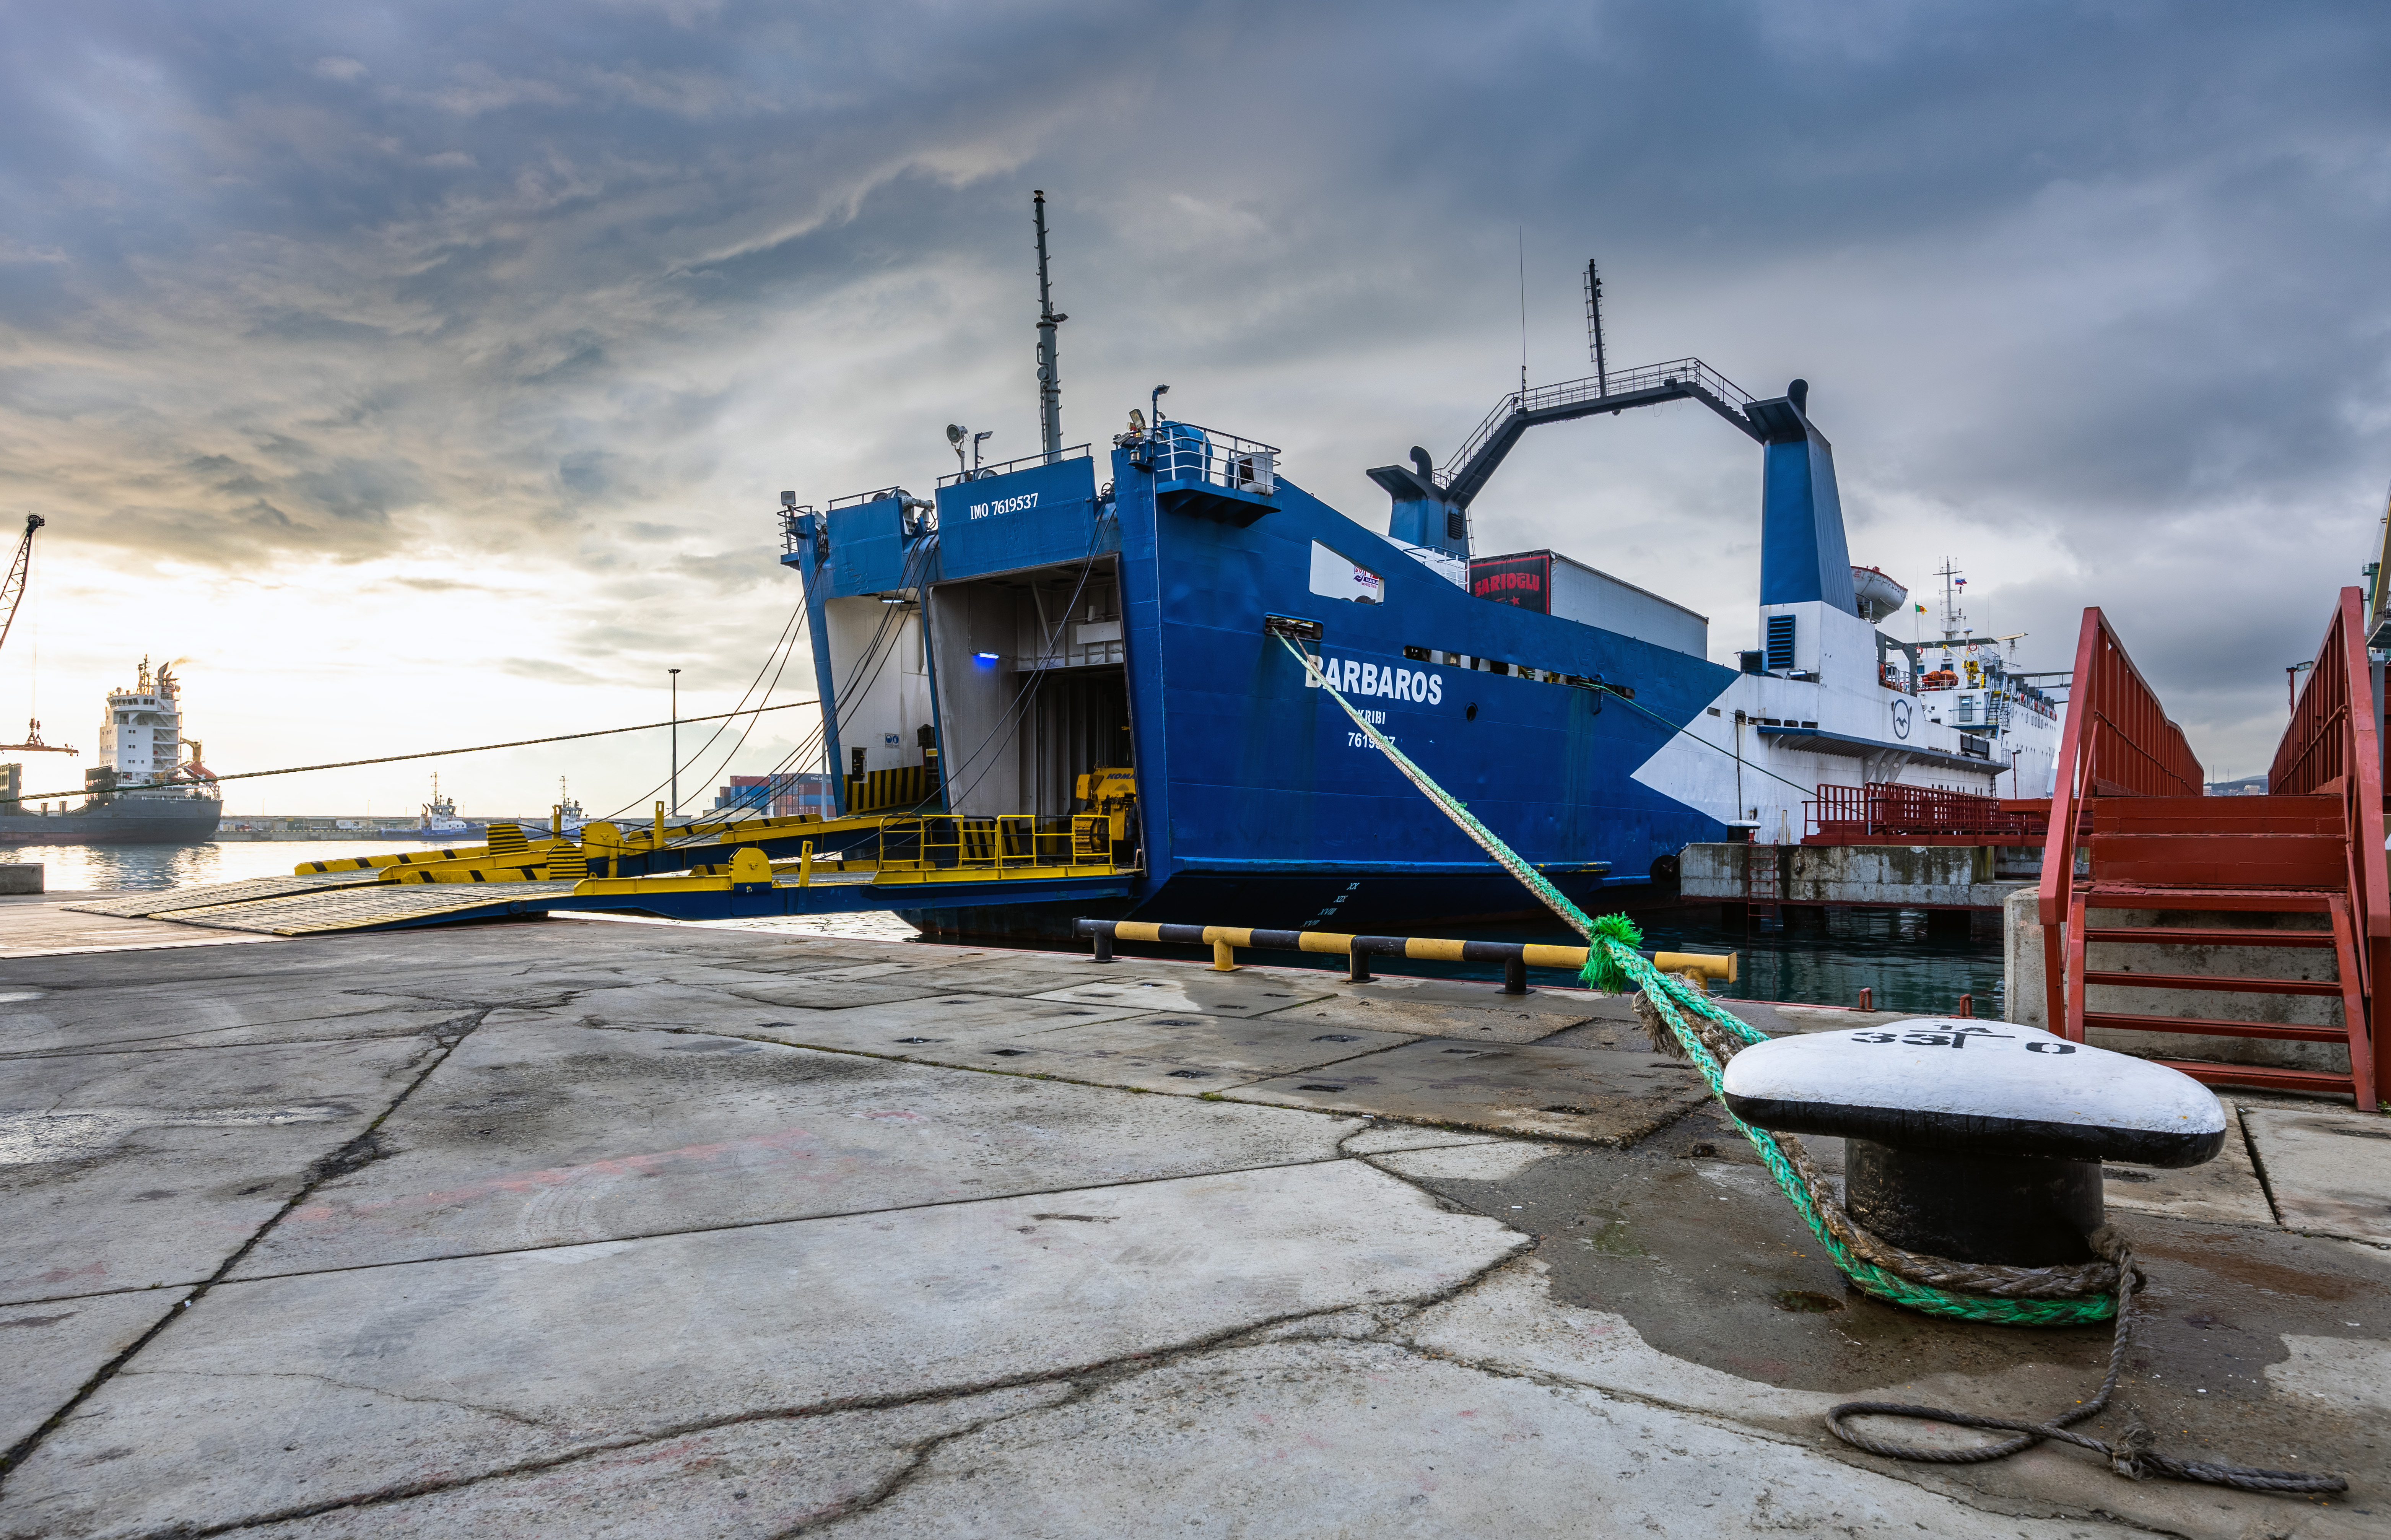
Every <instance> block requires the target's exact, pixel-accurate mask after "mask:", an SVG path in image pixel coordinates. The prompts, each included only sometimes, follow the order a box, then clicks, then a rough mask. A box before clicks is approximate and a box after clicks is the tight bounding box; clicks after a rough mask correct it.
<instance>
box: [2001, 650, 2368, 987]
mask: <svg viewBox="0 0 2391 1540" xmlns="http://www.w3.org/2000/svg"><path fill="white" fill-rule="evenodd" d="M2361 645H2362V644H2361ZM2364 656H2365V654H2364V653H2363V652H2362V651H2361V652H2360V653H2359V657H2360V659H2361V660H2362V659H2363V658H2364ZM2206 790H2207V787H2206V785H2205V784H2204V783H2203V782H2202V779H2201V773H2200V761H2199V760H2197V759H2195V758H2193V757H2192V753H2191V744H2189V743H2187V742H2185V741H2184V736H2183V729H2181V728H2179V727H2178V726H2176V725H2175V723H2173V722H2171V721H2169V720H2168V719H2167V714H2166V708H2165V706H2163V705H2160V704H2159V697H2158V693H2157V692H2155V691H2153V690H2152V688H2151V687H2150V683H2149V681H2148V680H2146V679H2143V678H2142V674H2141V670H2140V669H2139V668H2136V667H2135V666H2134V660H2133V659H2132V658H2130V657H2128V656H2126V645H2125V643H2124V642H2121V641H2118V640H2117V634H2116V633H2115V632H2114V631H2112V630H2111V629H2110V628H2109V617H2108V616H2106V615H2102V614H2101V613H2100V610H2099V609H2098V608H2094V609H2088V610H2086V611H2085V612H2084V629H2083V630H2082V632H2081V633H2079V634H2078V636H2077V638H2076V642H2075V673H2074V682H2073V684H2072V685H2071V686H2070V687H2069V690H2068V702H2067V728H2066V731H2064V732H2063V733H2061V736H2060V740H2059V764H2058V773H2057V776H2056V777H2055V780H2054V783H2053V785H2052V787H2051V795H2050V825H2049V834H2048V835H2047V836H2046V838H2045V842H2044V845H2043V851H2042V890H2041V892H2040V894H2039V895H2038V897H2039V899H2040V902H2039V905H2038V909H2039V911H2040V917H2041V920H2042V953H2043V975H2042V977H2043V983H2044V987H2045V989H2046V990H2047V991H2048V999H2049V1011H2050V1014H2049V1016H2048V1017H2046V1018H2045V1019H2047V1020H2048V1021H2049V1022H2050V1023H2051V1024H2052V1026H2051V1030H2052V1031H2058V1030H2060V1028H2059V1026H2058V1024H2059V1023H2061V1022H2063V1021H2065V1020H2066V1019H2067V1004H2066V999H2065V994H2066V984H2067V977H2066V972H2065V968H2064V965H2063V963H2064V959H2063V958H2062V956H2061V951H2062V945H2061V938H2060V927H2061V925H2063V924H2065V923H2066V920H2067V906H2068V899H2069V896H2070V890H2071V888H2072V886H2073V884H2074V878H2075V842H2076V838H2077V824H2078V822H2080V820H2079V817H2078V815H2079V814H2080V813H2081V812H2082V811H2083V808H2084V802H2085V799H2086V798H2087V797H2093V796H2202V795H2204V793H2205V792H2206ZM2376 820H2377V822H2378V824H2379V823H2380V821H2381V814H2380V812H2379V811H2378V813H2377V814H2376ZM2378 843H2379V840H2378ZM2378 853H2379V852H2378Z"/></svg>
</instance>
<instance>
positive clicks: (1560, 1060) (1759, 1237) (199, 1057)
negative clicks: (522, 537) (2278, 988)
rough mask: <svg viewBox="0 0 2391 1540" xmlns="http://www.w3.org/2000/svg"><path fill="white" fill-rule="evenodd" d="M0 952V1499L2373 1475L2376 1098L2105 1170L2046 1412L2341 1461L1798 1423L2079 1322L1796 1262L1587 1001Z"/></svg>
mask: <svg viewBox="0 0 2391 1540" xmlns="http://www.w3.org/2000/svg"><path fill="white" fill-rule="evenodd" d="M0 943H5V944H0V1344H5V1347H6V1353H5V1356H0V1362H6V1364H7V1365H9V1366H10V1372H9V1373H8V1374H6V1376H0V1448H5V1449H6V1451H7V1454H6V1460H7V1462H8V1463H7V1469H6V1471H5V1473H0V1536H10V1537H17V1536H34V1535H41V1536H97V1535H109V1536H116V1535H128V1536H129V1535H168V1534H174V1535H210V1534H225V1533H227V1532H230V1531H234V1530H239V1531H241V1532H243V1533H245V1534H259V1535H263V1536H272V1537H276V1540H299V1537H302V1536H304V1537H308V1540H317V1537H329V1536H335V1535H368V1534H371V1535H387V1534H439V1535H447V1534H476V1535H484V1534H486V1535H568V1534H569V1535H574V1536H623V1537H629V1536H676V1537H679V1536H700V1535H704V1536H714V1535H720V1536H769V1535H785V1534H837V1535H854V1536H877V1535H900V1534H901V1535H920V1534H935V1535H949V1534H951V1535H990V1536H995V1535H1005V1536H1014V1535H1040V1536H1099V1535H1102V1536H1118V1535H1123V1534H1171V1535H1182V1534H1193V1535H1235V1536H1280V1535H1285V1536H1321V1535H1355V1536H1360V1535H1365V1534H1366V1535H1371V1536H1379V1535H1404V1536H1411V1535H1420V1536H1446V1535H1450V1536H1480V1535H1488V1534H1504V1535H1520V1536H1544V1535H1552V1536H1560V1535H1570V1536H1583V1535H1612V1534H1620V1535H1625V1534H1638V1535H1641V1534H1662V1535H1684V1536H1712V1535H1719V1534H1741V1533H1746V1532H1761V1531H1782V1532H1787V1533H1797V1534H1808V1533H1820V1534H1848V1535H1893V1534H1901V1535H1917V1534H1932V1535H1969V1536H1973V1535H1984V1536H2002V1537H2008V1536H2032V1537H2036V1540H2043V1537H2049V1540H2061V1537H2070V1540H2073V1537H2091V1536H2101V1537H2107V1536H2126V1535H2146V1534H2151V1533H2153V1532H2157V1533H2164V1534H2181V1535H2191V1536H2200V1537H2212V1536H2213V1537H2216V1540H2248V1537H2255V1536H2260V1535H2287V1536H2288V1535H2299V1536H2320V1537H2326V1536H2342V1535H2351V1536H2355V1535H2374V1534H2382V1533H2384V1531H2385V1528H2386V1527H2391V1469H2386V1465H2391V1461H2386V1457H2385V1449H2384V1447H2383V1446H2384V1443H2385V1437H2384V1435H2383V1433H2382V1431H2381V1430H2382V1428H2383V1426H2384V1424H2385V1415H2386V1413H2391V1289H2386V1287H2385V1286H2386V1284H2391V1123H2385V1121H2384V1120H2383V1119H2372V1118H2359V1117H2358V1116H2357V1115H2355V1114H2351V1113H2348V1112H2346V1111H2336V1110H2334V1109H2333V1108H2330V1107H2325V1106H2320V1104H2315V1103H2302V1102H2296V1101H2291V1100H2287V1099H2283V1098H2263V1097H2254V1098H2246V1099H2245V1098H2240V1097H2236V1098H2235V1100H2236V1102H2237V1104H2238V1105H2237V1111H2238V1114H2239V1115H2238V1117H2237V1118H2236V1119H2234V1123H2233V1129H2234V1134H2233V1137H2232V1139H2231V1140H2230V1142H2229V1147H2228V1152H2227V1154H2226V1156H2224V1157H2223V1158H2220V1159H2218V1160H2217V1161H2216V1162H2213V1163H2212V1164H2210V1165H2209V1166H2205V1167H2202V1168H2199V1169H2198V1170H2196V1171H2188V1172H2176V1173H2153V1172H2142V1171H2119V1172H2115V1173H2113V1179H2112V1181H2111V1182H2110V1184H2109V1194H2110V1201H2111V1208H2112V1210H2113V1216H2114V1217H2115V1218H2116V1219H2118V1220H2119V1221H2120V1222H2121V1223H2123V1224H2124V1225H2125V1226H2126V1228H2127V1229H2128V1230H2129V1231H2130V1233H2131V1234H2132V1236H2134V1239H2135V1244H2136V1246H2137V1248H2138V1249H2139V1255H2140V1256H2141V1257H2142V1259H2143V1261H2144V1262H2145V1265H2146V1266H2147V1267H2148V1269H2149V1271H2150V1273H2151V1275H2152V1289H2151V1291H2150V1293H2149V1294H2148V1295H2147V1296H2146V1298H2147V1299H2148V1300H2149V1301H2150V1304H2151V1308H2152V1319H2151V1320H2150V1321H2149V1323H2148V1324H2147V1326H2146V1327H2145V1330H2144V1332H2143V1334H2142V1335H2141V1337H2140V1338H2139V1339H2138V1343H2137V1346H2136V1347H2135V1349H2134V1350H2133V1352H2132V1355H2131V1358H2130V1361H2129V1365H2128V1369H2127V1380H2126V1389H2125V1390H2124V1391H2123V1392H2122V1393H2121V1395H2120V1398H2119V1399H2120V1405H2119V1407H2118V1408H2117V1409H2116V1410H2114V1411H2113V1413H2112V1414H2110V1415H2108V1416H2106V1417H2102V1418H2101V1419H2100V1420H2099V1421H2097V1422H2095V1423H2093V1424H2091V1425H2089V1430H2092V1431H2094V1432H2096V1433H2101V1434H2111V1435H2113V1434H2114V1433H2116V1432H2117V1431H2119V1430H2122V1429H2123V1428H2124V1427H2125V1426H2126V1423H2127V1420H2128V1417H2129V1416H2131V1415H2139V1417H2141V1418H2142V1419H2143V1420H2144V1421H2145V1422H2147V1423H2148V1424H2149V1426H2150V1427H2151V1428H2152V1430H2154V1431H2155V1432H2156V1433H2157V1435H2158V1442H2159V1443H2160V1445H2161V1447H2163V1448H2165V1449H2167V1450H2168V1451H2170V1452H2171V1453H2175V1454H2178V1455H2179V1456H2191V1457H2205V1458H2212V1459H2224V1460H2231V1461H2235V1462H2237V1463H2242V1464H2250V1465H2262V1466H2281V1467H2291V1466H2297V1467H2303V1468H2307V1469H2332V1470H2337V1471H2339V1472H2341V1473H2343V1474H2345V1475H2346V1476H2348V1477H2349V1478H2350V1480H2351V1482H2352V1490H2351V1492H2350V1493H2349V1495H2346V1497H2343V1498H2338V1499H2334V1500H2331V1501H2316V1500H2296V1499H2286V1498H2279V1497H2265V1496H2258V1495H2246V1494H2240V1493H2234V1492H2229V1491H2225V1490H2222V1489H2217V1488H2211V1487H2202V1486H2189V1485H2180V1484H2177V1483H2173V1482H2140V1483H2136V1482H2126V1481H2125V1480H2122V1479H2121V1478H2118V1477H2116V1476H2114V1475H2113V1474H2110V1473H2109V1472H2108V1471H2107V1470H2106V1469H2105V1468H2103V1467H2101V1466H2100V1465H2098V1464H2096V1463H2095V1462H2094V1461H2093V1460H2092V1459H2091V1458H2089V1457H2088V1456H2085V1455H2084V1454H2083V1453H2082V1452H2080V1451H2072V1450H2063V1449H2051V1448H2043V1449H2037V1450H2035V1451H2032V1452H2030V1453H2029V1454H2027V1455H2025V1456H2022V1457H2020V1458H2017V1459H2014V1460H2010V1461H2007V1462H2004V1463H2001V1464H1998V1465H1992V1466H1982V1467H1964V1466H1961V1467H1932V1466H1917V1465H1901V1464H1895V1463H1892V1462H1887V1461H1883V1460H1880V1459H1876V1458H1874V1457H1871V1456H1862V1455H1859V1454H1857V1453H1856V1452H1855V1451H1852V1450H1850V1449H1848V1448H1847V1447H1846V1446H1844V1445H1842V1444H1841V1443H1838V1442H1837V1441H1836V1440H1834V1439H1833V1438H1832V1437H1831V1436H1830V1435H1829V1433H1828V1432H1827V1431H1826V1430H1825V1428H1824V1427H1823V1425H1822V1424H1821V1421H1820V1413H1821V1412H1822V1411H1823V1410H1824V1408H1825V1407H1827V1406H1828V1405H1829V1404H1833V1403H1835V1402H1837V1401H1841V1400H1846V1399H1856V1398H1862V1397H1877V1398H1884V1399H1893V1400H1903V1401H1922V1402H1926V1403H1929V1404H1945V1405H1951V1406H1958V1407H1965V1408H1970V1409H1977V1410H1988V1411H1993V1412H1996V1413H1998V1414H2002V1415H2011V1416H2027V1415H2031V1416H2046V1415H2049V1414H2050V1413H2052V1412H2053V1411H2055V1410H2057V1409H2059V1408H2061V1407H2065V1406H2068V1405H2070V1404H2072V1403H2073V1402H2074V1399H2075V1398H2078V1397H2081V1396H2083V1395H2085V1394H2087V1393H2088V1391H2089V1390H2090V1389H2091V1387H2092V1386H2094V1385H2095V1384H2097V1382H2098V1380H2099V1378H2100V1368H2101V1365H2103V1363H2104V1362H2105V1360H2106V1357H2107V1353H2108V1347H2109V1339H2108V1334H2107V1332H2106V1331H2105V1329H2089V1330H2076V1331H2054V1332H2036V1331H2019V1330H2011V1329H2005V1328H2000V1327H1994V1326H1967V1325H1962V1324H1954V1323H1945V1322H1939V1321H1934V1320H1930V1319H1928V1318H1926V1317H1922V1316H1919V1315H1916V1314H1908V1313H1905V1312H1902V1311H1898V1310H1895V1309H1893V1308H1891V1307H1889V1306H1885V1305H1881V1304H1879V1303H1877V1302H1875V1301H1870V1300H1868V1299H1867V1298H1865V1297H1863V1296H1860V1295H1857V1294H1855V1293H1853V1292H1850V1291H1848V1290H1846V1289H1845V1288H1843V1287H1842V1281H1841V1279H1840V1278H1839V1276H1838V1275H1837V1274H1836V1273H1835V1272H1834V1270H1833V1268H1832V1267H1831V1266H1830V1265H1829V1263H1828V1262H1826V1261H1825V1260H1823V1259H1822V1258H1821V1257H1820V1256H1819V1254H1818V1248H1817V1247H1816V1244H1815V1243H1814V1242H1813V1241H1812V1240H1811V1238H1810V1237H1809V1236H1808V1235H1807V1234H1806V1232H1804V1231H1803V1229H1802V1228H1801V1227H1800V1225H1799V1223H1798V1222H1797V1221H1796V1219H1795V1218H1794V1216H1793V1214H1792V1211H1791V1210H1790V1208H1789V1207H1788V1205H1787V1204H1786V1203H1785V1202H1784V1201H1783V1199H1782V1198H1781V1197H1779V1196H1778V1194H1777V1192H1776V1190H1775V1187H1774V1185H1773V1184H1771V1183H1770V1182H1769V1180H1768V1178H1767V1176H1766V1174H1765V1171H1764V1170H1763V1168H1761V1167H1760V1166H1759V1164H1758V1162H1757V1160H1756V1159H1755V1158H1753V1157H1752V1156H1751V1152H1750V1150H1749V1148H1748V1146H1746V1145H1743V1144H1742V1142H1741V1141H1740V1139H1739V1138H1738V1136H1737V1135H1736V1134H1735V1133H1734V1132H1733V1130H1732V1129H1731V1128H1730V1127H1729V1126H1728V1125H1726V1124H1725V1121H1724V1120H1723V1119H1722V1118H1721V1117H1720V1116H1719V1115H1718V1114H1717V1113H1716V1112H1715V1111H1714V1110H1713V1109H1712V1106H1711V1105H1710V1104H1709V1102H1708V1100H1707V1098H1706V1096H1705V1094H1704V1093H1703V1090H1702V1087H1701V1086H1700V1081H1698V1080H1697V1079H1696V1078H1695V1077H1693V1076H1692V1075H1691V1073H1690V1072H1689V1071H1687V1070H1686V1069H1685V1068H1682V1067H1680V1066H1678V1065H1676V1064H1675V1063H1674V1061H1671V1060H1668V1059H1666V1058H1663V1057H1661V1056H1659V1055H1656V1054H1654V1053H1653V1052H1652V1051H1651V1045H1650V1043H1649V1042H1648V1041H1647V1040H1645V1039H1644V1038H1643V1036H1642V1035H1641V1032H1640V1029H1638V1028H1637V1027H1636V1025H1635V1018H1634V1016H1633V1014H1632V1012H1630V1011H1629V1010H1628V1009H1627V1008H1626V1005H1625V1003H1624V1002H1622V1001H1619V1000H1611V999H1603V998H1599V997H1596V996H1591V995H1588V994H1585V993H1583V992H1580V991H1576V990H1558V989H1540V990H1537V991H1536V992H1535V993H1533V994H1532V995H1530V996H1528V997H1526V998H1525V999H1519V998H1512V997H1506V996H1503V995H1501V994H1500V993H1499V992H1497V991H1496V990H1494V989H1493V987H1492V986H1488V985H1472V984H1460V983H1453V982H1443V981H1429V980H1422V979H1406V978H1402V977H1385V978H1382V980H1381V981H1380V982H1378V983H1375V984H1371V985H1366V986H1349V985H1346V984H1344V983H1343V982H1341V980H1340V979H1339V978H1338V977H1337V976H1335V975H1332V974H1327V973H1322V972H1311V971H1305V970H1299V969H1293V968H1274V967H1267V966H1260V967H1247V968H1245V969H1243V970H1241V971H1239V972H1237V973H1234V974H1218V973H1213V972H1210V971H1208V970H1207V969H1205V968H1204V967H1202V966H1201V965H1200V964H1183V963H1176V962H1159V961H1141V960H1135V959H1127V960H1123V961H1122V962H1119V963H1117V964H1112V965H1110V966H1097V965H1094V964H1090V963H1088V962H1087V961H1086V960H1085V959H1084V958H1080V957H1075V956H1071V955H1067V954H1061V953H1048V952H1028V951H1000V950H992V949H985V948H964V947H948V946H937V945H930V944H924V943H918V942H892V941H879V940H865V939H857V938H842V937H835V936H825V935H821V934H819V933H806V932H799V931H796V930H794V929H782V930H779V931H774V930H763V929H756V930H737V929H728V928H721V927H717V926H711V925H650V924H639V923H622V922H609V921H600V920H562V919H559V920H551V921H546V922H534V923H517V924H506V925H480V926H465V927H459V928H455V929H448V930H425V931H418V932H399V933H390V934H381V935H354V936H334V937H322V938H301V939H292V940H269V939H262V938H255V937H251V936H246V935H239V934H236V933H226V932H209V931H200V930H195V929H192V928H190V927H185V926H178V925H164V924H160V923H157V922H148V921H114V920H110V919H108V918H106V917H104V916H93V915H77V914H68V913H65V912H62V911H60V910H58V908H57V907H56V905H55V903H49V902H37V901H28V900H15V901H6V902H0ZM1738 1009H1741V1007H1738ZM1746 1014H1747V1015H1748V1016H1750V1018H1751V1019H1753V1020H1754V1021H1755V1022H1756V1024H1758V1025H1761V1026H1763V1027H1764V1028H1766V1029H1770V1030H1777V1031H1795V1030H1816V1029H1831V1028H1835V1027H1842V1026H1848V1025H1851V1024H1855V1023H1866V1022H1873V1021H1882V1020H1886V1019H1892V1017H1890V1016H1886V1015H1879V1016H1858V1015H1856V1014H1855V1013H1851V1012H1845V1011H1837V1010H1829V1009H1825V1008H1801V1007H1775V1008H1770V1007H1752V1008H1751V1009H1750V1010H1749V1011H1748V1012H1747V1013H1746ZM1817 1153H1818V1154H1819V1156H1820V1157H1821V1158H1822V1160H1824V1161H1825V1162H1826V1163H1828V1164H1829V1166H1831V1165H1833V1164H1834V1162H1835V1160H1836V1159H1837V1158H1839V1155H1840V1151H1839V1150H1838V1149H1837V1148H1836V1147H1835V1146H1834V1145H1832V1144H1830V1143H1828V1142H1823V1141H1822V1142H1819V1143H1818V1148H1817ZM1887 1431H1888V1432H1891V1433H1893V1435H1894V1436H1903V1435H1904V1434H1905V1433H1911V1434H1915V1436H1917V1437H1919V1438H1920V1439H1921V1440H1928V1441H1933V1440H1938V1439H1939V1440H1943V1441H1948V1442H1967V1441H1969V1440H1970V1439H1971V1438H1972V1435H1969V1434H1965V1433H1961V1432H1958V1431H1957V1430H1949V1429H1944V1430H1934V1429H1931V1428H1930V1429H1925V1430H1918V1429H1914V1428H1913V1429H1907V1430H1904V1429H1898V1428H1895V1429H1888V1430H1887Z"/></svg>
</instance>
